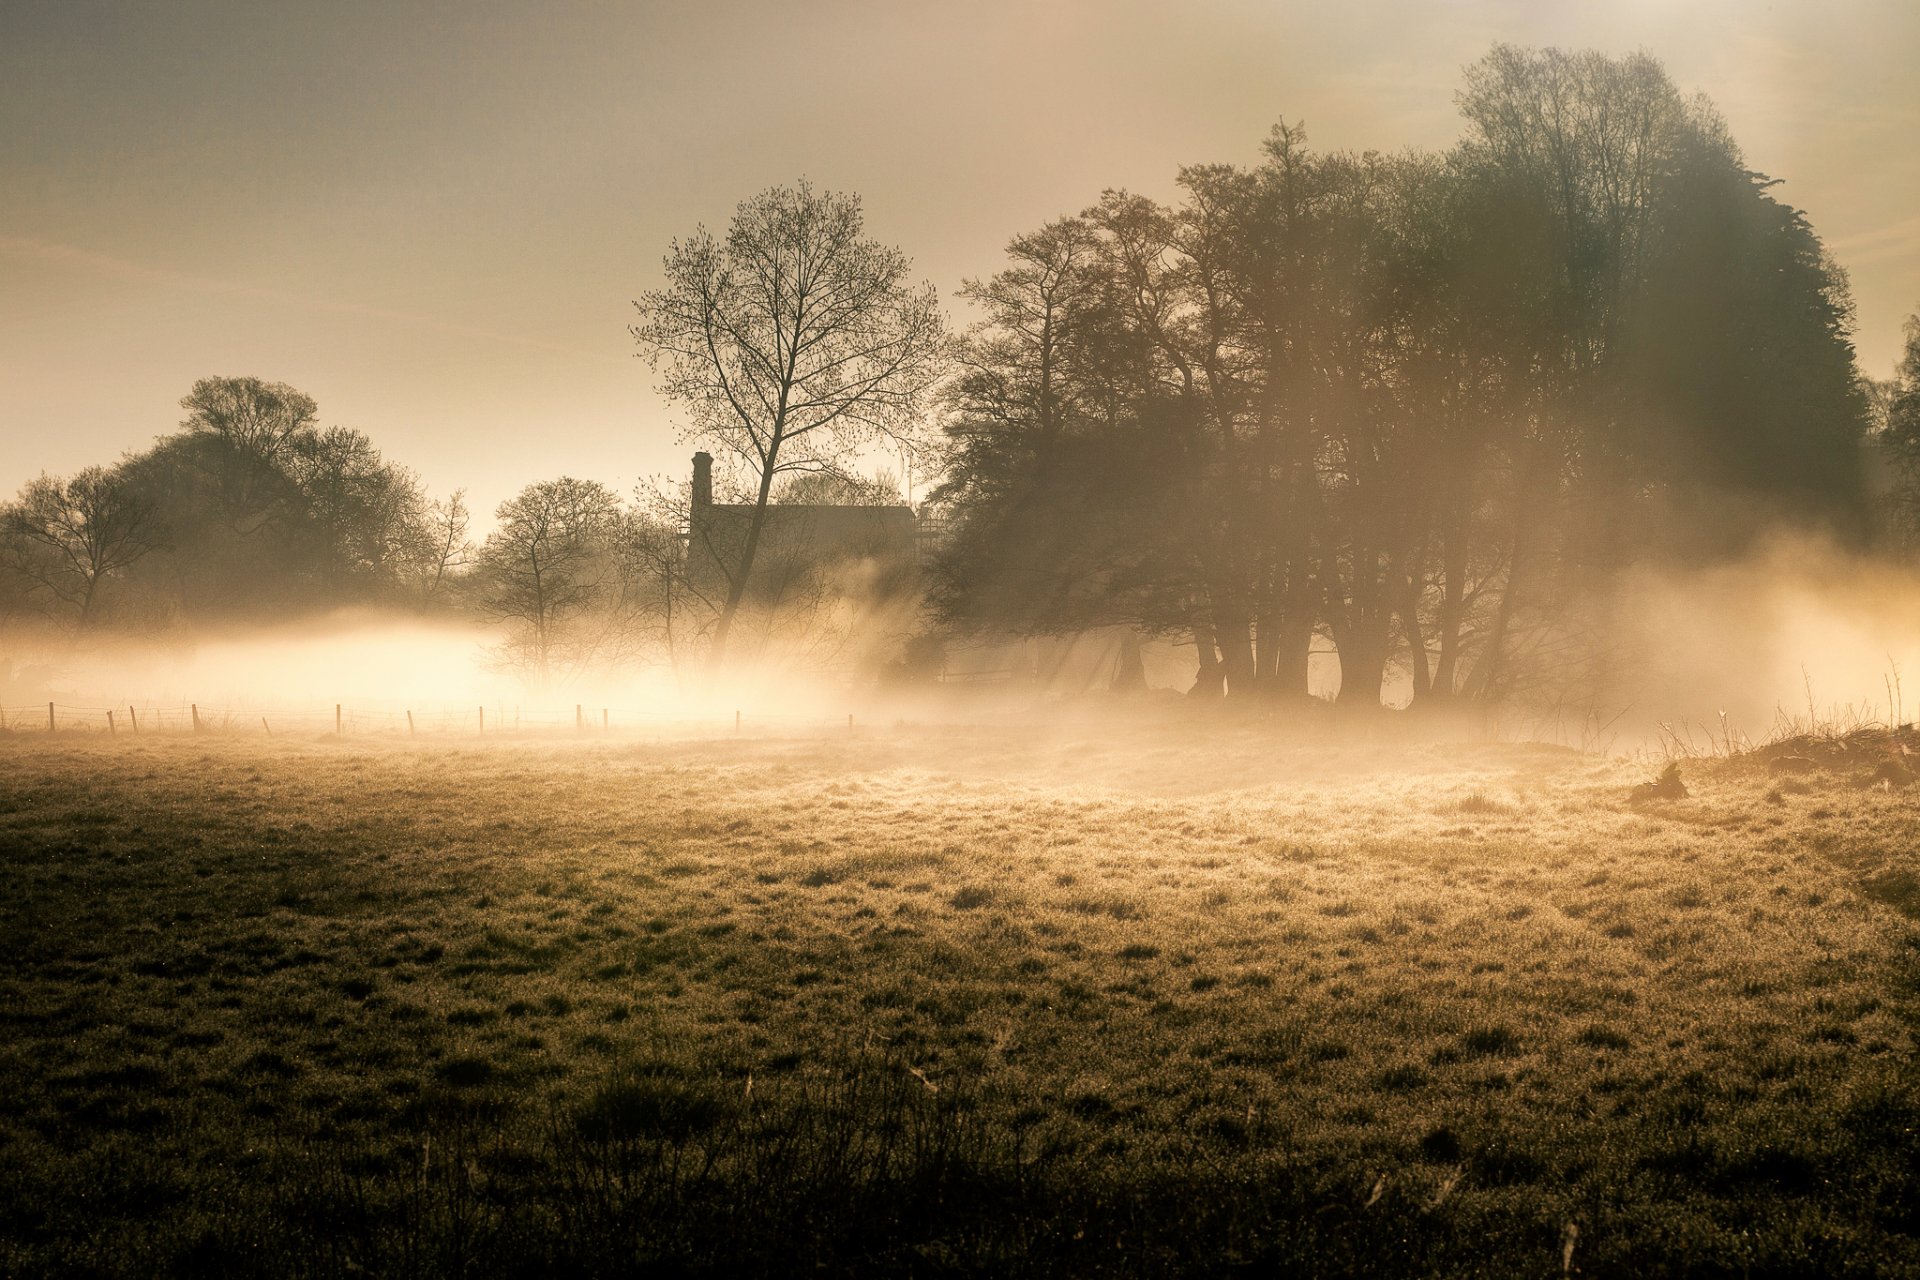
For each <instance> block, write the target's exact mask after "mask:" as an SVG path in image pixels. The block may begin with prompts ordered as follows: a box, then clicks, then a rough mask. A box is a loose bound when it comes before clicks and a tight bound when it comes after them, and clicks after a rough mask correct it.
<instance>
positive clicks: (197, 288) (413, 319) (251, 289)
mask: <svg viewBox="0 0 1920 1280" xmlns="http://www.w3.org/2000/svg"><path fill="white" fill-rule="evenodd" d="M0 255H4V256H6V257H11V258H14V259H16V260H24V261H29V262H39V263H45V264H49V265H52V266H59V267H72V268H78V269H80V270H83V271H89V272H92V273H94V274H96V275H102V276H107V277H110V278H113V279H117V280H126V281H131V282H134V283H139V284H152V285H158V286H160V287H162V288H171V289H186V290H191V291H193V292H195V293H210V294H218V295H224V296H228V297H241V298H257V299H260V300H261V301H264V302H277V303H283V304H286V305H289V306H296V307H305V308H307V309H309V310H314V311H328V312H332V313H334V314H337V315H352V316H366V317H368V318H370V319H377V320H387V321H390V322H392V323H395V324H403V325H409V326H412V327H414V328H419V329H429V330H433V331H434V332H437V333H443V334H447V335H449V336H452V337H462V338H474V339H478V340H480V341H483V342H496V343H500V344H502V345H505V346H511V347H521V348H524V349H526V350H530V351H545V352H548V353H550V354H554V355H564V356H573V357H575V358H577V359H582V360H592V361H596V362H624V358H623V357H621V356H615V355H611V354H608V353H606V352H599V351H587V350H584V349H582V348H579V347H570V346H566V345H564V344H562V343H558V342H546V341H543V340H542V339H539V338H526V337H521V336H519V335H517V334H511V333H500V332H497V331H495V330H492V329H476V328H473V327H472V326H470V325H459V324H448V323H447V322H446V321H444V320H436V319H433V318H432V317H430V316H422V315H416V314H414V313H412V312H407V311H395V310H393V309H392V308H389V307H381V306H375V305H373V304H371V303H365V302H348V301H341V300H338V299H333V298H319V297H314V296H313V295H311V294H304V293H297V292H294V291H292V290H288V289H279V288H275V287H273V286H271V285H258V284H251V283H249V282H247V281H242V280H221V279H218V278H215V277H213V276H203V275H196V274H194V273H192V272H187V271H178V270H175V269H173V268H171V267H154V266H149V265H147V264H145V263H141V262H133V261H130V260H128V259H126V258H120V257H115V256H113V255H112V254H106V253H100V252H97V251H96V250H93V249H86V248H82V247H80V246H78V245H70V244H61V243H58V242H56V241H52V240H40V239H35V238H33V237H29V236H9V235H0Z"/></svg>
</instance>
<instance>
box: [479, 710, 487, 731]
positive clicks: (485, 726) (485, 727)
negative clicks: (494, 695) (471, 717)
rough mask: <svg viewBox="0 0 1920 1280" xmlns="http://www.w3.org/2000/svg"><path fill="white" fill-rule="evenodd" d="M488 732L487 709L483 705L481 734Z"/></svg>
mask: <svg viewBox="0 0 1920 1280" xmlns="http://www.w3.org/2000/svg"><path fill="white" fill-rule="evenodd" d="M486 731H487V708H486V706H485V705H484V704H483V705H482V706H481V708H480V732H481V733H485V732H486Z"/></svg>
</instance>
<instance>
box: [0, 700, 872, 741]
mask: <svg viewBox="0 0 1920 1280" xmlns="http://www.w3.org/2000/svg"><path fill="white" fill-rule="evenodd" d="M857 726H858V718H857V715H856V714H855V713H852V712H848V713H845V714H844V715H841V714H833V715H828V714H822V713H766V712H759V711H752V712H749V711H746V710H744V709H743V710H736V711H732V712H722V713H718V714H704V715H689V714H688V713H687V712H686V711H685V710H681V709H676V710H672V711H668V710H665V709H662V708H660V707H619V708H616V707H611V706H589V705H587V704H586V703H579V704H576V705H575V706H574V707H573V708H572V709H571V711H570V712H569V711H564V710H556V709H554V708H552V707H541V708H538V709H528V708H523V707H521V706H516V705H514V704H512V703H479V702H475V703H474V704H472V705H470V706H464V707H456V706H447V705H444V704H438V705H432V706H421V707H408V706H389V705H379V704H373V705H368V704H364V703H363V704H358V705H356V704H353V703H346V702H341V703H333V704H330V705H323V706H303V707H285V706H282V707H257V706H250V705H249V706H240V707H235V706H224V707H218V708H215V707H212V706H205V705H202V704H199V703H195V702H180V703H161V702H144V703H143V702H130V703H125V704H123V705H120V706H113V707H102V706H80V705H75V704H71V703H65V702H58V701H54V702H33V703H18V704H14V703H9V704H6V705H0V734H4V735H7V736H14V735H30V734H39V735H43V736H45V735H59V734H74V735H80V734H96V735H101V736H113V737H119V736H126V737H140V736H143V735H173V736H179V735H191V734H218V735H224V736H228V737H235V736H251V737H257V738H274V737H289V738H294V737H299V738H313V737H316V736H319V737H340V738H346V737H387V738H418V737H428V736H432V737H442V738H446V737H460V736H464V737H469V738H507V737H514V736H521V737H528V736H544V737H554V736H560V735H578V736H587V735H596V734H597V735H603V736H604V735H613V734H629V735H630V734H635V733H648V734H661V733H666V732H669V731H670V732H672V733H674V734H675V735H676V736H722V735H726V734H745V733H761V734H764V733H773V732H783V733H805V732H820V731H827V730H833V729H842V730H844V731H847V732H853V731H855V730H856V728H857Z"/></svg>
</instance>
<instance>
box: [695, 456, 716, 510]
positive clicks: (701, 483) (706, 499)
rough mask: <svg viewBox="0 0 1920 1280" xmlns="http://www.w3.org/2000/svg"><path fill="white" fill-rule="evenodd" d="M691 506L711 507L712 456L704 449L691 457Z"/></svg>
mask: <svg viewBox="0 0 1920 1280" xmlns="http://www.w3.org/2000/svg"><path fill="white" fill-rule="evenodd" d="M693 505H694V506H696V507H710V506H712V505H713V455H712V454H710V453H708V452H707V451H706V450H705V449H702V450H701V451H700V452H698V453H696V454H694V455H693Z"/></svg>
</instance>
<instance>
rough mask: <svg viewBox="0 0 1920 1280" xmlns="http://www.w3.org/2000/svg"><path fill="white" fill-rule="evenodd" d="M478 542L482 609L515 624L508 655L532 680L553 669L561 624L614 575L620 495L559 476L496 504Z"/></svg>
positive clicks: (589, 604) (599, 596)
mask: <svg viewBox="0 0 1920 1280" xmlns="http://www.w3.org/2000/svg"><path fill="white" fill-rule="evenodd" d="M494 514H495V516H496V517H497V518H498V519H499V521H500V525H499V527H498V528H497V529H495V530H494V531H493V533H492V534H491V535H489V536H488V538H487V540H486V543H485V544H484V545H483V546H482V547H481V548H480V556H479V564H478V571H479V574H480V595H479V604H480V608H481V610H482V612H484V613H485V614H486V615H487V616H488V617H490V618H491V619H493V620H494V621H497V622H503V623H507V624H508V625H509V626H511V627H513V628H514V634H513V635H512V637H511V638H510V640H509V642H508V652H507V655H506V656H507V657H508V658H509V660H510V661H511V662H512V663H513V665H517V666H521V667H523V668H524V669H525V670H527V671H528V672H529V673H530V674H531V675H532V677H533V680H534V682H535V683H536V684H540V685H544V684H546V683H548V682H549V680H550V679H551V678H552V677H553V675H554V674H555V668H556V659H557V658H558V657H559V656H560V654H561V651H562V647H563V645H564V643H565V640H566V630H567V627H568V624H569V623H571V622H573V621H574V620H576V619H577V618H579V617H580V616H582V615H583V614H586V613H587V612H589V611H590V610H591V609H593V608H594V606H595V605H597V604H600V603H602V601H603V598H604V596H605V595H606V593H607V592H608V591H609V590H610V589H612V588H613V587H614V586H615V585H616V584H617V582H618V579H619V575H618V564H617V560H616V547H615V535H616V533H617V529H618V524H619V520H620V515H621V510H620V500H619V499H618V498H617V497H615V496H614V494H613V492H612V491H611V490H609V489H608V488H607V487H606V486H605V485H602V484H599V483H597V482H595V481H592V480H575V479H573V478H572V477H571V476H562V477H561V478H560V479H558V480H548V481H544V482H542V483H540V484H533V485H528V486H527V487H526V488H525V489H522V490H521V491H520V492H519V493H518V494H516V495H515V496H514V497H512V498H509V499H508V500H507V501H505V502H503V503H501V504H500V507H499V509H498V510H497V511H496V512H495V513H494Z"/></svg>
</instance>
